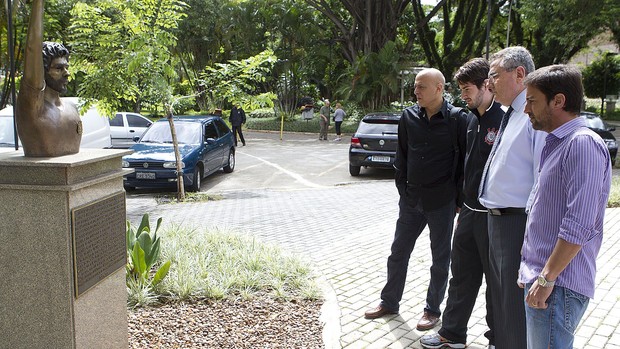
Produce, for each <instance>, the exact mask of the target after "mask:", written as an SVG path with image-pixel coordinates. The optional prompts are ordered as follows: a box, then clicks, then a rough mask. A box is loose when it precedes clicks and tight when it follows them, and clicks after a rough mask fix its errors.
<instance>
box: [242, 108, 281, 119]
mask: <svg viewBox="0 0 620 349" xmlns="http://www.w3.org/2000/svg"><path fill="white" fill-rule="evenodd" d="M275 116H276V114H275V112H274V110H273V108H262V109H256V110H252V111H251V112H250V113H249V114H248V115H247V117H248V118H253V119H267V118H275Z"/></svg>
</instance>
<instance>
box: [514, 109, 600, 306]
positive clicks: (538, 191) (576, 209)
mask: <svg viewBox="0 0 620 349" xmlns="http://www.w3.org/2000/svg"><path fill="white" fill-rule="evenodd" d="M539 173H540V176H539V178H538V183H537V185H536V187H535V192H534V198H533V203H532V208H531V211H530V213H529V215H528V221H527V226H526V229H525V239H524V241H523V248H522V250H521V267H520V269H519V282H521V283H532V282H534V280H535V279H536V278H537V277H538V275H539V274H540V272H541V271H542V269H543V267H544V266H545V264H546V263H547V259H549V257H550V256H551V252H553V249H554V247H555V245H556V243H557V241H558V239H562V240H565V241H567V242H569V243H571V244H576V245H580V246H581V250H580V251H579V252H578V253H577V255H576V256H575V258H573V260H572V261H571V262H570V263H569V264H568V266H567V267H566V269H564V271H562V272H561V273H560V275H559V276H558V278H557V281H556V285H558V286H562V287H565V288H568V289H570V290H573V291H575V292H577V293H580V294H583V295H585V296H587V297H590V298H592V297H594V277H595V274H596V256H597V255H598V252H599V250H600V248H601V242H602V240H603V218H604V215H605V207H606V206H607V198H608V196H609V189H610V185H611V162H610V157H609V152H608V150H607V147H606V146H605V143H604V142H603V140H602V139H601V138H600V137H599V136H598V135H597V134H596V133H594V132H593V131H592V130H590V129H588V128H587V127H586V126H585V121H584V120H583V119H582V118H581V117H577V118H575V119H573V120H571V121H570V122H567V123H565V124H563V125H562V126H560V127H558V128H557V129H555V130H553V132H551V133H550V134H549V135H547V139H546V144H545V146H544V148H543V151H542V155H541V160H540V168H539Z"/></svg>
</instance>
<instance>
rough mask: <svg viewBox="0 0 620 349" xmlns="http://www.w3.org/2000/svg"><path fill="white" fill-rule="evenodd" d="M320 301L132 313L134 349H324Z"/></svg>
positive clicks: (183, 306)
mask: <svg viewBox="0 0 620 349" xmlns="http://www.w3.org/2000/svg"><path fill="white" fill-rule="evenodd" d="M321 303H322V302H321V301H305V300H304V301H296V302H283V301H278V300H274V299H272V298H270V297H268V296H256V297H255V298H254V299H251V300H219V301H211V300H207V301H202V302H198V303H173V304H166V305H163V306H160V307H146V308H138V309H134V310H129V311H128V321H129V348H132V349H138V348H140V349H143V348H144V349H146V348H148V349H153V348H160V349H164V348H166V349H168V348H183V349H185V348H308V349H309V348H324V347H325V346H324V345H323V340H322V325H321V323H320V321H319V316H320V311H321Z"/></svg>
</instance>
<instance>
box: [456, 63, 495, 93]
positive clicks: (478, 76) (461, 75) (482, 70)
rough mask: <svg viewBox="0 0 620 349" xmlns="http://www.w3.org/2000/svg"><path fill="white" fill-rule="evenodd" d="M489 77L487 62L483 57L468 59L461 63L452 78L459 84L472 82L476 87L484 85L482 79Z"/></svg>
mask: <svg viewBox="0 0 620 349" xmlns="http://www.w3.org/2000/svg"><path fill="white" fill-rule="evenodd" d="M488 77H489V62H488V61H487V60H486V59H484V58H474V59H470V60H469V61H468V62H467V63H465V64H463V65H462V66H461V67H460V68H459V70H458V71H457V72H456V74H454V80H456V82H457V83H459V84H467V83H472V84H474V85H476V87H477V88H478V89H480V88H482V85H484V80H486V79H487V78H488Z"/></svg>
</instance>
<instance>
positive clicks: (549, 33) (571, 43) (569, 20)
mask: <svg viewBox="0 0 620 349" xmlns="http://www.w3.org/2000/svg"><path fill="white" fill-rule="evenodd" d="M608 5H609V4H608ZM616 7H617V5H616ZM604 8H605V7H604V6H599V5H593V3H592V2H591V1H589V0H546V1H533V0H531V1H520V2H517V3H516V6H514V5H513V11H514V12H513V19H514V20H513V24H514V26H513V27H512V34H511V35H513V37H511V39H510V44H511V45H515V44H519V45H522V46H525V47H527V48H528V49H529V50H530V52H531V53H532V56H533V57H534V62H535V63H536V65H537V66H539V67H543V66H547V65H551V64H563V63H567V62H568V61H569V60H570V58H571V57H573V56H574V55H575V54H576V53H577V52H579V51H580V50H581V49H583V48H585V47H587V46H588V42H589V41H590V40H591V39H592V38H594V36H595V35H596V34H598V33H600V32H601V31H602V30H603V26H604V22H603V20H602V19H603V17H602V16H601V11H602V9H604Z"/></svg>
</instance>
